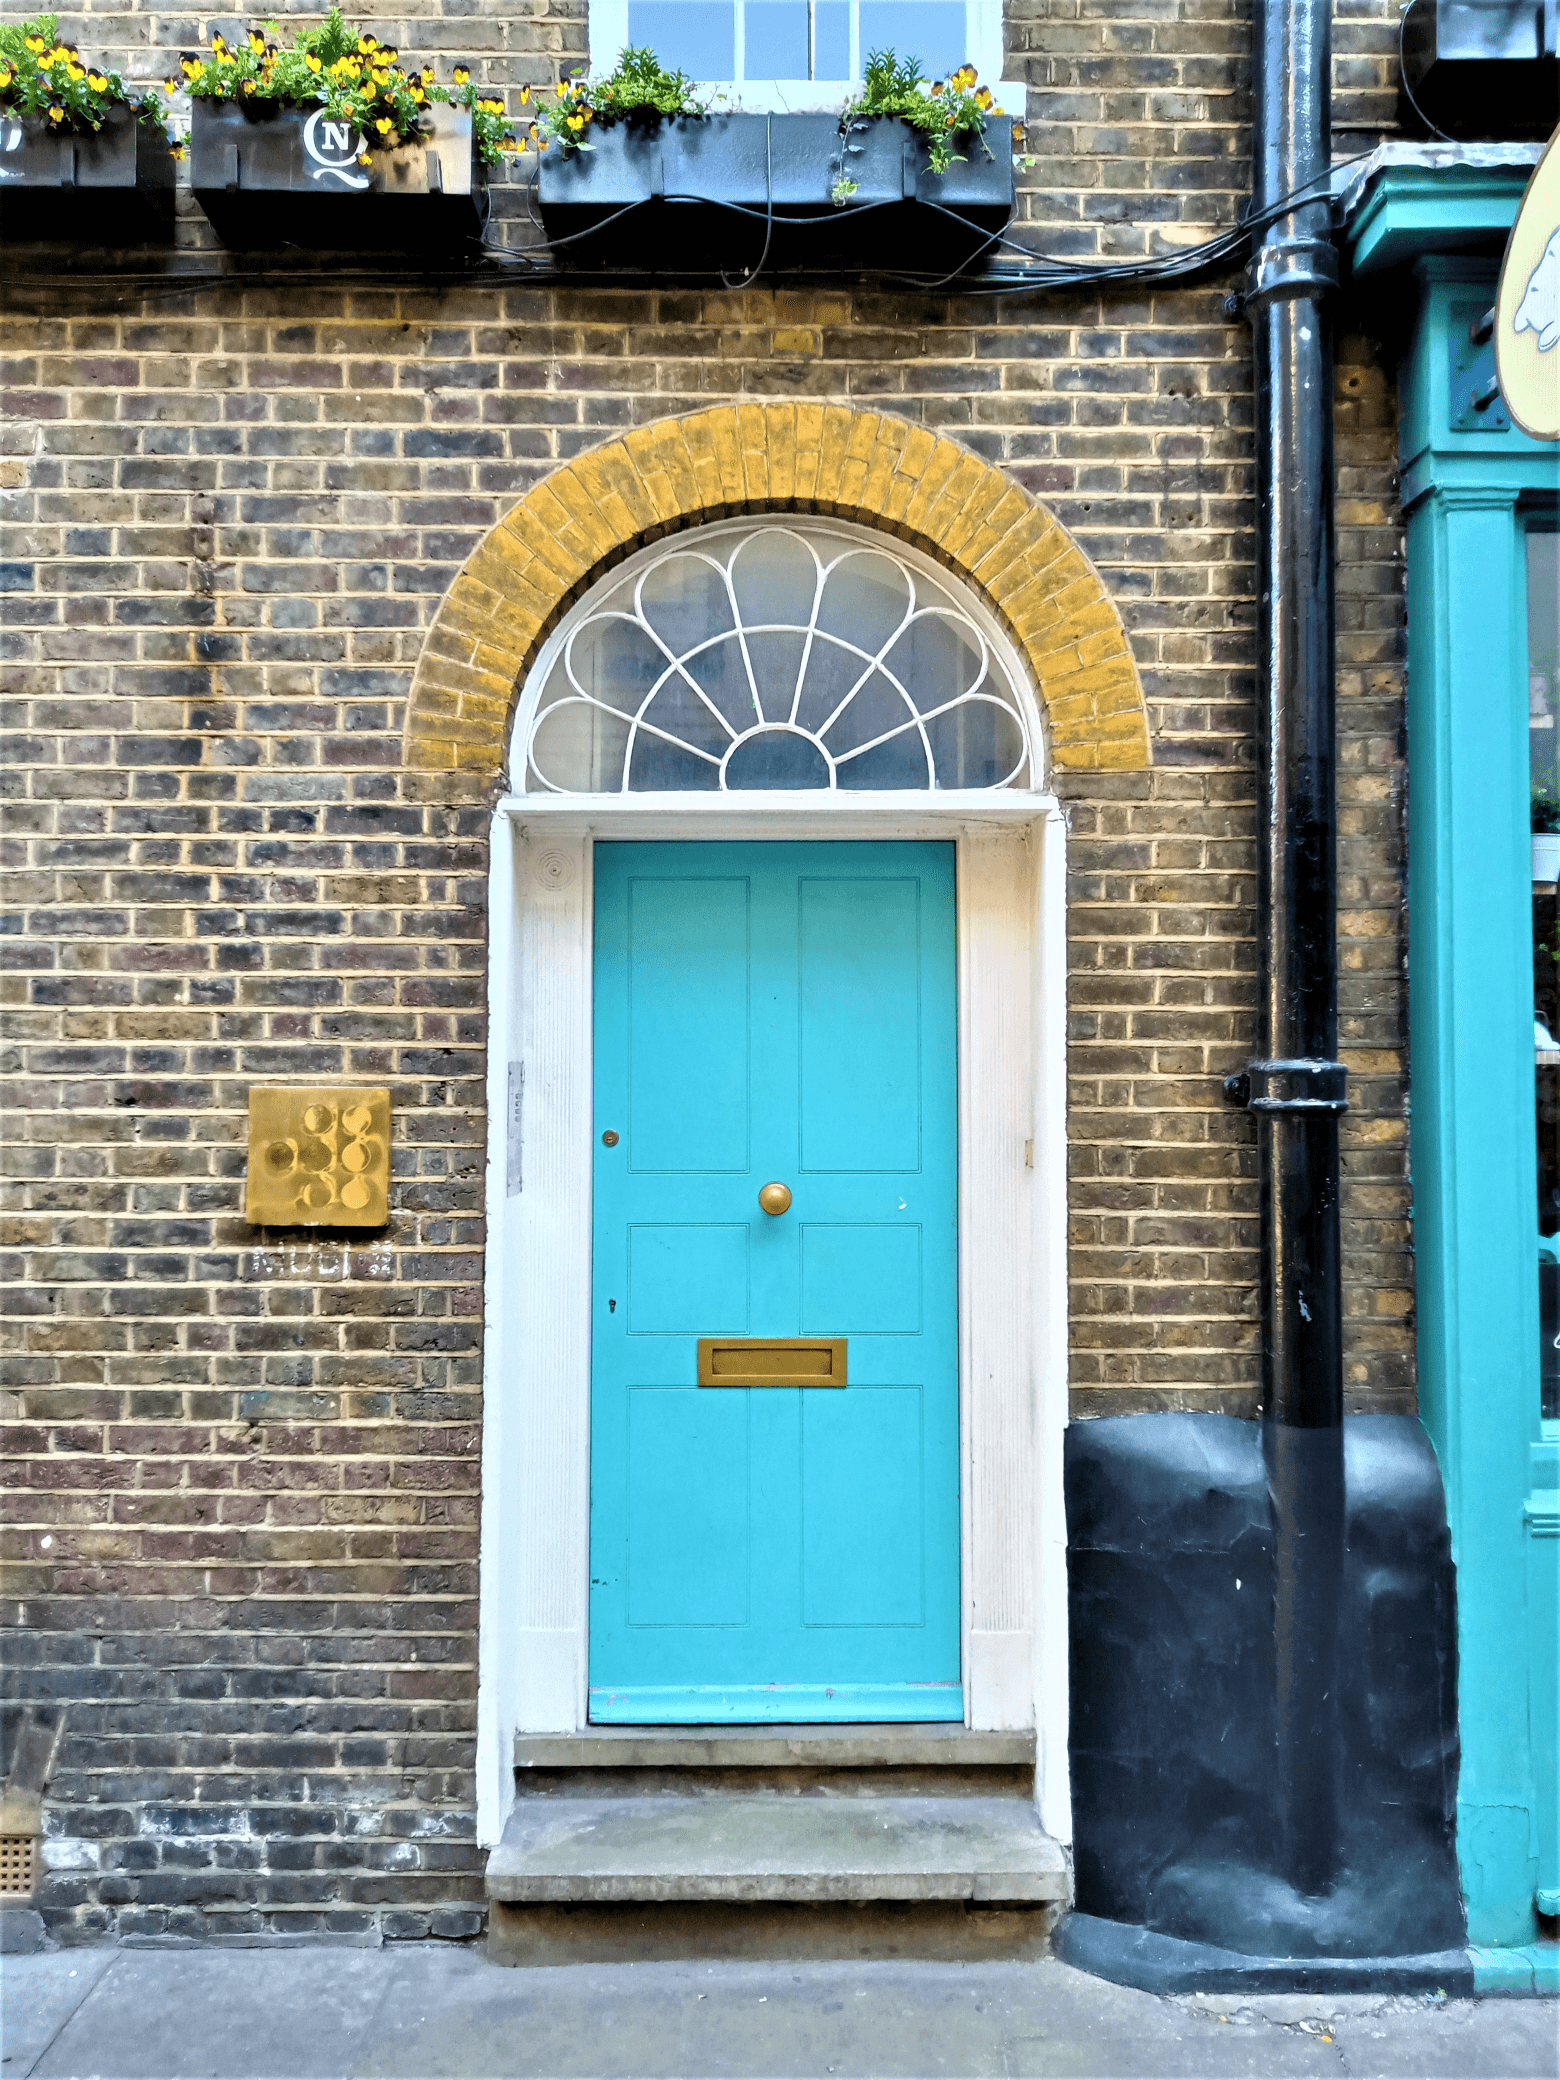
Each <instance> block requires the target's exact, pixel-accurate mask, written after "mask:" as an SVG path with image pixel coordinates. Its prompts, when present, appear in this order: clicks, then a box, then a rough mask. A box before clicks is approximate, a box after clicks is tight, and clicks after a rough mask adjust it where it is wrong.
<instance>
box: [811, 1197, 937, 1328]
mask: <svg viewBox="0 0 1560 2080" xmlns="http://www.w3.org/2000/svg"><path fill="white" fill-rule="evenodd" d="M801 1239H802V1334H803V1335H804V1336H829V1335H833V1336H842V1335H845V1336H895V1335H897V1336H914V1335H917V1334H918V1333H919V1331H920V1327H921V1229H920V1225H919V1223H916V1224H914V1225H911V1224H909V1223H903V1224H898V1223H896V1224H894V1225H892V1226H891V1225H890V1224H889V1223H887V1222H886V1221H883V1222H876V1223H873V1224H870V1225H868V1224H865V1223H859V1222H851V1223H850V1224H849V1225H848V1226H847V1225H846V1224H845V1223H843V1222H839V1221H830V1222H827V1223H825V1222H821V1221H804V1222H803V1224H802V1238H801Z"/></svg>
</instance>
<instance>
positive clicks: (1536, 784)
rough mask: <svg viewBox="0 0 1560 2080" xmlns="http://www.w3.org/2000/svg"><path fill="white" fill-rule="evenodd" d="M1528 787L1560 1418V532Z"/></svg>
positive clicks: (1530, 567)
mask: <svg viewBox="0 0 1560 2080" xmlns="http://www.w3.org/2000/svg"><path fill="white" fill-rule="evenodd" d="M1527 581H1528V585H1527V597H1528V731H1529V735H1528V743H1529V747H1530V763H1531V768H1532V785H1533V1012H1534V1021H1533V1051H1534V1056H1535V1071H1534V1075H1535V1083H1536V1086H1537V1110H1538V1292H1539V1320H1540V1335H1541V1339H1542V1345H1543V1350H1542V1362H1541V1365H1540V1379H1541V1382H1542V1389H1541V1391H1542V1395H1543V1413H1544V1415H1545V1416H1546V1417H1549V1418H1554V1417H1560V905H1557V902H1556V894H1557V890H1556V883H1557V880H1560V534H1557V533H1554V532H1552V531H1547V530H1546V531H1540V530H1538V529H1534V530H1533V531H1532V532H1530V533H1529V535H1528V538H1527Z"/></svg>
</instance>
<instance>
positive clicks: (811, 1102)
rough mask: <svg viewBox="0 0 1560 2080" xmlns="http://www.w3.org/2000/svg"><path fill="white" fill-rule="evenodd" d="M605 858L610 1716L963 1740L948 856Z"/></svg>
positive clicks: (717, 850) (810, 850)
mask: <svg viewBox="0 0 1560 2080" xmlns="http://www.w3.org/2000/svg"><path fill="white" fill-rule="evenodd" d="M595 863H596V864H595V871H596V972H595V1020H596V1034H595V1109H596V1127H595V1133H596V1141H595V1210H594V1267H593V1315H594V1319H593V1329H592V1415H591V1646H590V1710H591V1717H592V1718H593V1719H598V1720H614V1721H619V1722H645V1721H656V1720H682V1721H699V1720H722V1719H724V1720H744V1719H747V1720H760V1719H846V1720H848V1719H868V1718H870V1719H885V1718H898V1719H948V1718H953V1719H957V1718H961V1717H962V1716H963V1700H962V1690H961V1687H960V1670H959V1462H958V1324H957V1286H958V1267H957V1232H956V1212H955V1209H956V1199H957V1173H956V1133H955V1117H956V1062H955V1030H956V995H955V992H956V970H955V948H954V876H953V847H952V846H951V845H948V844H884V845H856V844H817V845H771V844H752V845H725V844H712V845H659V844H646V845H599V846H597V848H596V852H595ZM609 1132H610V1133H612V1134H614V1135H615V1136H616V1137H617V1138H616V1140H615V1142H614V1144H613V1146H611V1147H608V1146H607V1145H606V1143H605V1142H604V1141H603V1139H602V1136H603V1135H604V1134H606V1133H609ZM771 1179H773V1180H779V1181H781V1182H784V1183H786V1184H788V1185H789V1186H790V1189H791V1191H792V1194H793V1199H792V1204H791V1206H790V1208H789V1209H788V1211H787V1212H786V1213H785V1214H783V1215H780V1216H778V1217H772V1216H770V1215H767V1214H765V1213H764V1212H762V1211H761V1209H760V1208H759V1205H758V1191H759V1187H760V1186H761V1185H763V1184H764V1183H765V1182H766V1181H768V1180H771ZM733 1333H734V1334H739V1335H740V1334H747V1335H751V1336H762V1337H788V1336H797V1335H803V1334H810V1335H818V1336H845V1337H847V1338H848V1339H849V1348H848V1360H847V1384H846V1385H845V1386H844V1387H843V1388H841V1387H837V1386H830V1387H807V1388H801V1387H793V1386H787V1385H782V1386H778V1387H755V1388H731V1387H723V1386H715V1387H707V1388H700V1387H699V1386H698V1385H697V1379H698V1368H697V1350H696V1345H697V1339H698V1337H700V1336H701V1335H711V1334H733Z"/></svg>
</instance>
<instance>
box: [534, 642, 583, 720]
mask: <svg viewBox="0 0 1560 2080" xmlns="http://www.w3.org/2000/svg"><path fill="white" fill-rule="evenodd" d="M573 692H574V688H573V686H571V685H570V683H569V675H568V672H567V671H566V670H565V669H564V663H563V652H562V651H561V650H560V651H559V652H558V655H557V656H556V657H555V658H554V659H553V666H552V670H551V671H550V672H549V673H548V674H547V684H546V685H545V686H544V687H543V688H542V690H541V693H540V694H539V695H538V696H537V702H536V712H537V714H538V715H541V714H543V713H544V712H545V711H546V710H547V709H548V708H550V707H551V706H552V705H553V703H554V701H562V700H567V699H568V698H569V696H570V695H571V694H572V693H573Z"/></svg>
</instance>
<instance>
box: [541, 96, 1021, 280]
mask: <svg viewBox="0 0 1560 2080" xmlns="http://www.w3.org/2000/svg"><path fill="white" fill-rule="evenodd" d="M1008 127H1009V126H1008V122H1007V119H1006V118H1005V117H1002V116H998V117H994V118H993V121H992V123H991V126H990V131H989V137H990V149H989V150H988V148H987V146H986V145H983V144H982V143H981V142H980V141H979V139H976V138H972V139H969V140H967V149H966V156H965V157H964V158H963V159H961V160H956V161H955V162H954V164H953V165H952V166H950V167H949V169H948V171H947V172H946V173H933V172H932V170H931V166H930V163H929V155H928V150H927V146H926V142H925V140H924V139H923V138H922V137H921V135H920V133H919V132H918V131H916V130H913V129H912V128H911V127H910V125H909V124H908V123H904V122H901V121H900V120H899V118H898V117H897V116H858V117H857V118H856V119H855V121H854V122H853V123H852V124H851V126H850V129H849V131H848V133H847V134H846V135H845V136H843V137H842V136H841V134H840V124H839V118H838V116H833V115H774V116H768V115H712V116H677V117H673V118H672V119H670V120H668V121H664V122H658V123H655V124H654V125H650V126H645V125H642V124H638V123H632V124H631V123H614V124H612V125H610V126H608V127H606V128H598V127H594V126H593V127H592V130H591V133H590V135H591V144H592V149H591V150H589V151H588V152H567V153H565V152H563V151H560V150H558V149H557V148H556V147H554V149H553V150H551V151H549V152H547V153H546V154H545V155H544V156H543V157H542V159H541V161H540V163H539V166H538V169H537V195H538V200H539V202H540V204H541V214H542V225H543V229H544V230H545V232H546V234H547V238H548V242H549V243H550V244H551V245H552V246H553V248H554V251H555V253H556V255H557V258H558V259H559V261H560V262H562V263H563V264H565V265H568V266H571V267H611V268H618V269H621V268H634V269H636V270H637V269H643V270H647V271H649V272H652V273H660V274H674V275H675V274H707V273H709V272H710V271H711V270H712V269H715V268H719V269H721V270H724V271H725V272H726V273H728V274H742V273H747V272H749V271H750V270H752V269H754V268H756V267H757V266H758V265H759V260H760V255H761V254H765V239H766V235H767V238H768V251H767V254H766V255H765V257H764V261H763V268H764V272H765V273H769V272H771V271H773V270H783V271H806V272H811V271H815V270H824V271H827V270H831V269H835V268H842V267H843V268H850V269H852V270H857V271H859V270H861V269H868V270H873V271H897V270H908V271H912V272H914V273H916V274H918V275H940V274H947V273H950V272H951V271H952V270H954V269H955V268H958V267H962V266H965V265H967V264H969V263H970V262H971V261H973V260H975V259H976V258H977V257H978V256H979V255H980V253H981V252H982V251H983V250H986V251H991V250H994V248H993V247H992V245H991V243H990V241H992V239H993V238H994V237H995V236H996V235H998V234H1000V233H1001V232H1002V231H1003V230H1004V229H1005V228H1006V226H1007V223H1008V220H1009V218H1010V217H1011V216H1012V214H1013V152H1012V146H1011V144H1010V143H1009V140H1008ZM842 182H853V183H854V184H855V187H854V192H852V193H850V194H849V196H848V197H847V198H846V199H845V200H843V201H836V200H835V195H836V190H837V189H838V187H839V186H840V184H841V183H842ZM636 205H637V206H636ZM771 209H772V210H773V214H774V219H775V221H773V223H772V224H771V223H768V222H766V219H767V218H768V215H769V212H770V210H771ZM565 240H567V241H569V243H567V244H565V243H563V242H564V241H565Z"/></svg>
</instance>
